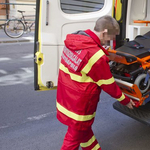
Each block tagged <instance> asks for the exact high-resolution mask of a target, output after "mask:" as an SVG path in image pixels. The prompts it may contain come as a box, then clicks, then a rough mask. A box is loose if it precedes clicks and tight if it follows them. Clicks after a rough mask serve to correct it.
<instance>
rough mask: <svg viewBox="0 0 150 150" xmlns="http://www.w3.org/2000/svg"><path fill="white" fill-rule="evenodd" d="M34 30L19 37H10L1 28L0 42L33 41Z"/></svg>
mask: <svg viewBox="0 0 150 150" xmlns="http://www.w3.org/2000/svg"><path fill="white" fill-rule="evenodd" d="M33 41H34V32H30V33H24V34H23V35H22V36H21V37H19V38H10V37H8V36H7V35H6V34H5V32H4V30H3V29H0V43H18V42H33Z"/></svg>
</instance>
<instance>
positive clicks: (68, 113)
mask: <svg viewBox="0 0 150 150" xmlns="http://www.w3.org/2000/svg"><path fill="white" fill-rule="evenodd" d="M56 106H57V109H58V110H59V111H60V112H61V113H63V114H65V115H66V116H68V117H69V118H72V119H74V120H76V121H89V120H92V119H93V118H94V117H95V114H96V113H95V112H94V113H93V114H92V115H78V114H76V113H74V112H71V111H69V110H67V109H66V108H64V107H63V106H61V105H60V104H59V103H58V102H57V103H56Z"/></svg>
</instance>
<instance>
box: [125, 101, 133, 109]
mask: <svg viewBox="0 0 150 150" xmlns="http://www.w3.org/2000/svg"><path fill="white" fill-rule="evenodd" d="M126 106H127V107H128V108H130V109H133V106H135V103H134V102H133V101H132V100H131V99H130V102H129V103H128V104H127V105H126Z"/></svg>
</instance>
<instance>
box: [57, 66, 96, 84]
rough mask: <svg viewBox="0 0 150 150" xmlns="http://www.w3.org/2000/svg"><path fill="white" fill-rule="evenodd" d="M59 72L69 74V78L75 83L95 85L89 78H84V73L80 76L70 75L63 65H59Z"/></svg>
mask: <svg viewBox="0 0 150 150" xmlns="http://www.w3.org/2000/svg"><path fill="white" fill-rule="evenodd" d="M59 68H60V70H62V71H64V72H65V73H67V74H69V75H70V78H71V79H72V80H74V81H77V82H93V83H95V82H94V81H93V80H92V79H91V78H90V77H89V76H86V74H85V73H83V72H81V74H82V75H81V76H80V75H77V74H74V73H71V72H69V70H68V68H67V67H65V66H64V65H63V64H60V67H59Z"/></svg>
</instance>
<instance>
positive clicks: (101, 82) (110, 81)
mask: <svg viewBox="0 0 150 150" xmlns="http://www.w3.org/2000/svg"><path fill="white" fill-rule="evenodd" d="M114 82H115V79H114V77H112V78H110V79H105V80H104V79H103V80H99V81H98V82H96V83H97V85H99V86H101V85H103V84H104V85H109V84H112V83H114Z"/></svg>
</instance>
